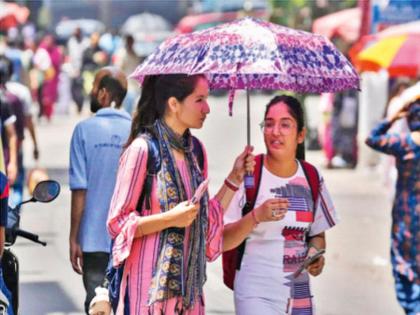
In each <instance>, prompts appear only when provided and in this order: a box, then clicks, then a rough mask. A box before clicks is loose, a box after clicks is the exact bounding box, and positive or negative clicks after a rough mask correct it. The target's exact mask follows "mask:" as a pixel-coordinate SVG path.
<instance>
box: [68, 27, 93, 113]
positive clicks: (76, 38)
mask: <svg viewBox="0 0 420 315" xmlns="http://www.w3.org/2000/svg"><path fill="white" fill-rule="evenodd" d="M88 46H89V40H88V39H87V38H86V37H84V36H83V34H82V30H81V29H80V27H77V28H76V29H75V30H74V33H73V35H72V36H71V37H70V39H69V41H68V43H67V51H68V56H69V63H70V65H71V67H70V77H71V95H72V98H73V101H74V102H75V103H76V106H77V112H78V113H81V112H82V109H83V102H84V99H85V96H84V91H83V77H82V61H83V54H84V52H85V50H86V49H87V47H88Z"/></svg>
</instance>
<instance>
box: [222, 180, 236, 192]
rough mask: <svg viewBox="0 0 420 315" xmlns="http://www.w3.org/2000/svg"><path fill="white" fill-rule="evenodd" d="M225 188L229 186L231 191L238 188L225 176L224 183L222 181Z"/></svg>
mask: <svg viewBox="0 0 420 315" xmlns="http://www.w3.org/2000/svg"><path fill="white" fill-rule="evenodd" d="M223 184H224V185H225V186H226V187H227V188H229V189H230V190H232V191H233V192H236V191H237V190H238V189H239V185H237V184H235V183H234V182H232V181H231V180H230V179H229V178H228V177H226V179H225V181H224V183H223Z"/></svg>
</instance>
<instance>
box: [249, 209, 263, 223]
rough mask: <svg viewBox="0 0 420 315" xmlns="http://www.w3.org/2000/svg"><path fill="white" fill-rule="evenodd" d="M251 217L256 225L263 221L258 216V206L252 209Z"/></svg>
mask: <svg viewBox="0 0 420 315" xmlns="http://www.w3.org/2000/svg"><path fill="white" fill-rule="evenodd" d="M251 217H252V221H253V222H254V226H257V225H258V224H259V223H260V222H261V221H260V220H259V219H258V217H257V213H256V208H254V209H252V210H251Z"/></svg>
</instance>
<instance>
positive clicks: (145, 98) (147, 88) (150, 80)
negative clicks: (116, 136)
mask: <svg viewBox="0 0 420 315" xmlns="http://www.w3.org/2000/svg"><path fill="white" fill-rule="evenodd" d="M157 79H158V76H156V75H150V76H146V77H145V78H144V81H143V88H142V92H141V97H140V99H139V102H138V103H137V108H136V111H135V112H134V114H133V121H132V123H131V130H130V135H129V137H128V140H127V143H126V144H125V147H128V146H129V145H130V144H131V143H132V142H133V141H134V139H135V138H136V137H137V136H138V134H139V133H140V132H142V131H144V130H146V129H148V128H151V126H152V125H153V123H154V122H155V120H156V119H157V118H158V117H159V115H158V106H157V104H156V81H157Z"/></svg>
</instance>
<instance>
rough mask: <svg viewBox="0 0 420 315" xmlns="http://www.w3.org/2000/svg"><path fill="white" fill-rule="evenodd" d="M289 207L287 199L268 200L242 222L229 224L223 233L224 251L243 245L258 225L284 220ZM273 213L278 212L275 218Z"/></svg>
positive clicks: (244, 217) (248, 214)
mask: <svg viewBox="0 0 420 315" xmlns="http://www.w3.org/2000/svg"><path fill="white" fill-rule="evenodd" d="M287 207H288V201H287V199H284V198H274V199H267V200H266V201H264V203H263V204H261V205H260V206H259V207H257V208H254V209H253V210H252V211H250V212H249V213H247V215H245V216H243V217H242V218H241V219H240V220H238V221H236V222H233V223H231V224H227V225H226V226H225V230H224V231H223V251H227V250H230V249H233V248H235V247H237V246H238V245H239V244H241V243H242V242H243V241H244V240H245V239H246V237H247V236H248V235H249V233H251V232H252V230H253V229H254V228H255V226H256V225H257V224H258V223H260V222H270V221H280V220H283V218H284V217H285V216H286V213H287ZM279 209H281V210H279ZM273 211H278V212H277V214H276V215H275V216H273Z"/></svg>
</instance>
